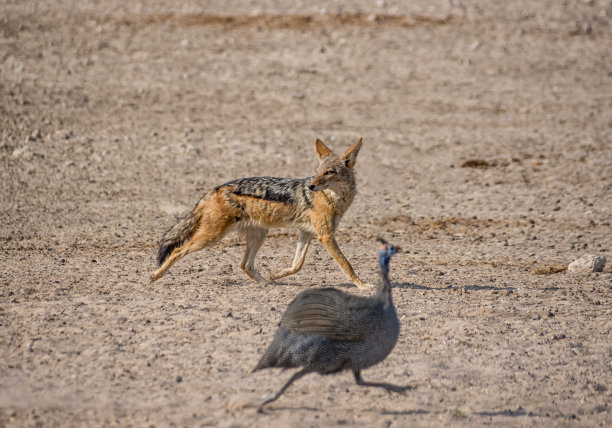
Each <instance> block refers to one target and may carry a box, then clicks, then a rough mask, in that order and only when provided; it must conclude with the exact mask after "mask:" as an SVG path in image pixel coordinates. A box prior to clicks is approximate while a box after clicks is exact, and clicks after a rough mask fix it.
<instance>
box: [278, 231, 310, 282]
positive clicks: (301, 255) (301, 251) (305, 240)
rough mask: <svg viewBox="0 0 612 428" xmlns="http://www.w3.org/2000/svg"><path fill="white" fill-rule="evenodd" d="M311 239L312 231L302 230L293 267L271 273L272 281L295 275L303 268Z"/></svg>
mask: <svg viewBox="0 0 612 428" xmlns="http://www.w3.org/2000/svg"><path fill="white" fill-rule="evenodd" d="M311 239H312V234H311V233H308V232H304V231H300V236H299V237H298V242H297V247H296V249H295V257H294V258H293V263H292V264H291V267H289V268H287V269H283V270H281V271H279V272H275V273H272V274H270V281H274V280H275V279H279V278H283V277H285V276H289V275H293V274H294V273H296V272H298V271H299V270H300V269H302V266H303V265H304V259H305V258H306V251H307V250H308V245H310V240H311Z"/></svg>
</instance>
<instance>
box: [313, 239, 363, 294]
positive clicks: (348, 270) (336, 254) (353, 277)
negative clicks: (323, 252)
mask: <svg viewBox="0 0 612 428" xmlns="http://www.w3.org/2000/svg"><path fill="white" fill-rule="evenodd" d="M319 241H321V243H322V244H323V245H324V246H325V248H327V251H328V252H329V254H331V255H332V257H333V258H334V260H336V262H337V263H338V264H339V265H340V268H341V269H342V270H343V271H344V274H345V275H346V277H347V278H348V279H349V281H351V282H352V283H353V284H355V285H356V286H357V288H367V287H368V286H369V284H365V283H364V282H361V280H360V279H359V277H358V276H357V274H356V273H355V271H354V270H353V267H352V266H351V264H350V263H349V261H348V260H347V259H346V257H344V254H342V251H341V250H340V247H339V246H338V243H337V242H336V238H335V237H334V236H333V235H324V236H319Z"/></svg>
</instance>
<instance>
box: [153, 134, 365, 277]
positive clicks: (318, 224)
mask: <svg viewBox="0 0 612 428" xmlns="http://www.w3.org/2000/svg"><path fill="white" fill-rule="evenodd" d="M361 141H362V139H361V138H359V139H358V140H357V142H356V143H355V144H354V145H353V146H352V147H351V148H350V149H348V150H347V151H346V152H345V153H344V154H343V155H342V156H338V155H336V154H334V153H333V152H332V151H331V150H330V149H329V148H328V147H327V146H326V145H325V144H324V143H323V142H322V141H321V140H317V141H316V142H315V146H316V150H317V155H318V156H319V161H320V163H319V167H318V169H317V175H315V176H314V177H308V178H301V179H293V178H277V177H252V178H240V179H238V180H234V181H230V182H229V183H225V184H222V185H221V186H218V187H216V188H214V189H213V190H211V191H210V192H208V193H207V194H205V195H204V196H203V197H202V199H200V200H199V201H198V203H197V204H196V206H195V208H194V209H193V210H192V211H191V212H190V213H189V214H187V215H186V216H185V217H184V218H183V219H181V220H180V221H179V222H178V223H177V224H176V225H175V226H174V227H172V228H170V229H169V230H168V231H167V232H166V233H165V234H164V236H163V238H162V239H161V242H160V247H159V252H158V255H157V262H158V265H159V269H157V271H156V272H155V273H154V274H153V275H152V276H151V281H155V280H157V279H159V278H160V277H161V276H162V275H164V274H165V273H166V271H167V270H168V269H169V268H170V266H172V265H173V264H174V263H176V262H177V261H178V260H180V259H181V258H183V257H185V256H186V255H187V254H189V253H192V252H194V251H197V250H200V249H202V248H204V247H207V246H210V245H212V244H214V243H216V242H218V241H219V240H220V239H221V238H223V237H224V236H225V235H226V234H227V233H228V232H229V231H231V230H234V229H235V230H237V231H238V232H239V233H241V234H244V235H246V250H245V253H244V257H243V258H242V263H241V264H240V267H241V268H242V270H243V271H244V272H245V273H246V274H247V275H248V276H250V277H251V278H253V279H254V280H256V281H258V282H263V283H265V282H267V281H266V279H265V278H263V277H262V276H261V274H260V273H259V272H257V271H256V270H255V255H256V254H257V251H258V250H259V248H260V247H261V244H263V241H264V240H265V239H266V235H267V233H268V229H269V228H272V227H281V228H293V229H298V230H299V231H300V232H299V237H298V242H297V249H296V251H295V257H294V259H293V264H292V265H291V267H289V268H287V269H283V270H281V271H279V272H276V273H272V274H271V275H270V277H269V280H270V281H274V280H276V279H279V278H283V277H285V276H288V275H292V274H294V273H296V272H298V271H299V270H300V269H301V268H302V265H303V264H304V258H305V256H306V250H307V249H308V245H309V244H310V241H311V239H312V237H313V236H316V237H317V239H318V240H319V241H320V242H321V243H322V244H323V245H324V246H325V248H327V251H329V253H330V254H331V255H332V257H333V258H334V259H335V260H336V262H337V263H338V264H339V265H340V268H342V270H343V271H344V273H345V274H346V276H347V278H348V279H349V281H351V282H352V283H353V284H355V285H356V286H357V287H359V288H363V287H365V286H366V284H364V283H363V282H362V281H361V280H360V279H359V277H358V276H357V275H356V274H355V271H354V270H353V268H352V266H351V264H350V263H349V261H348V260H347V259H346V257H344V254H342V251H340V247H338V243H337V242H336V238H335V237H334V233H335V232H336V227H338V223H339V222H340V219H341V218H342V215H343V214H344V213H345V212H346V210H347V209H348V208H349V206H350V205H351V202H353V198H354V197H355V194H356V186H355V173H354V170H353V169H354V167H355V161H356V160H357V154H358V153H359V149H360V148H361Z"/></svg>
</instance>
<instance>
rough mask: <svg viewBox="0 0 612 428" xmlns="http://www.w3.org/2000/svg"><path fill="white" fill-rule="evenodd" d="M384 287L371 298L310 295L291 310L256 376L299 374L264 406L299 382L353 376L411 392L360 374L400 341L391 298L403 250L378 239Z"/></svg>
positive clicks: (328, 291) (325, 292) (324, 291)
mask: <svg viewBox="0 0 612 428" xmlns="http://www.w3.org/2000/svg"><path fill="white" fill-rule="evenodd" d="M379 241H380V242H381V243H382V248H381V250H380V252H379V254H378V261H379V266H380V282H379V284H378V288H377V290H376V293H375V294H374V295H373V296H371V297H361V296H355V295H352V294H348V293H345V292H343V291H340V290H338V289H335V288H321V289H311V290H306V291H304V292H302V293H300V294H299V295H298V296H297V297H296V298H295V299H294V300H293V301H292V302H291V303H290V304H289V306H288V307H287V310H286V311H285V313H284V314H283V317H282V318H281V321H280V324H279V328H278V330H277V332H276V335H275V336H274V340H273V341H272V343H271V344H270V346H269V347H268V349H267V350H266V352H265V353H264V355H263V356H262V357H261V359H260V360H259V363H258V364H257V366H256V367H255V368H254V369H253V371H257V370H261V369H265V368H271V367H282V368H297V367H302V370H300V371H298V372H296V373H295V374H294V375H293V376H292V377H291V378H290V379H289V381H287V383H286V384H285V385H284V386H283V387H282V388H281V389H280V390H279V391H278V392H277V393H276V394H274V395H273V396H271V397H270V398H268V399H266V400H265V401H264V402H263V403H262V404H261V405H260V407H259V409H258V411H260V412H261V411H263V406H264V405H265V404H267V403H270V402H272V401H275V400H276V399H278V397H280V395H281V394H282V393H283V392H284V391H285V390H286V389H287V388H288V387H289V385H291V384H292V383H293V382H294V381H296V380H297V379H299V378H300V377H302V376H304V375H306V374H308V373H311V372H317V373H320V374H330V373H336V372H339V371H342V370H351V371H352V372H353V374H354V376H355V380H356V382H357V384H359V385H363V386H376V387H382V388H385V389H386V390H387V391H395V392H400V391H403V390H405V389H408V388H409V387H400V386H396V385H392V384H387V383H374V382H366V381H364V380H363V379H361V370H362V369H365V368H368V367H371V366H373V365H374V364H376V363H379V362H380V361H382V360H384V359H385V358H386V357H387V355H389V353H390V352H391V350H392V349H393V347H394V346H395V343H396V342H397V338H398V336H399V320H398V318H397V314H396V312H395V307H394V306H393V300H392V298H391V284H390V282H389V277H388V275H389V261H390V259H391V257H392V256H393V255H394V254H396V253H397V252H398V251H399V250H400V248H399V247H397V246H393V245H391V244H388V243H387V242H386V241H384V240H383V239H381V238H379Z"/></svg>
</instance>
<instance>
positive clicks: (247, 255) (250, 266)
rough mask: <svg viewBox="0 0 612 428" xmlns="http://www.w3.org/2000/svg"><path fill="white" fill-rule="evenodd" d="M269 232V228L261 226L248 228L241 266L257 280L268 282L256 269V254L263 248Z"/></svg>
mask: <svg viewBox="0 0 612 428" xmlns="http://www.w3.org/2000/svg"><path fill="white" fill-rule="evenodd" d="M267 234H268V229H264V228H260V227H249V228H248V229H246V239H247V242H246V249H245V251H244V256H243V257H242V262H241V263H240V267H241V268H242V270H243V271H244V273H246V274H247V275H248V276H250V277H251V278H253V279H254V280H255V281H257V282H261V283H266V282H268V281H267V280H266V279H265V278H264V277H263V276H261V274H260V273H259V272H257V271H256V270H255V256H256V255H257V251H259V249H260V248H261V244H263V242H264V240H265V239H266V235H267Z"/></svg>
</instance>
